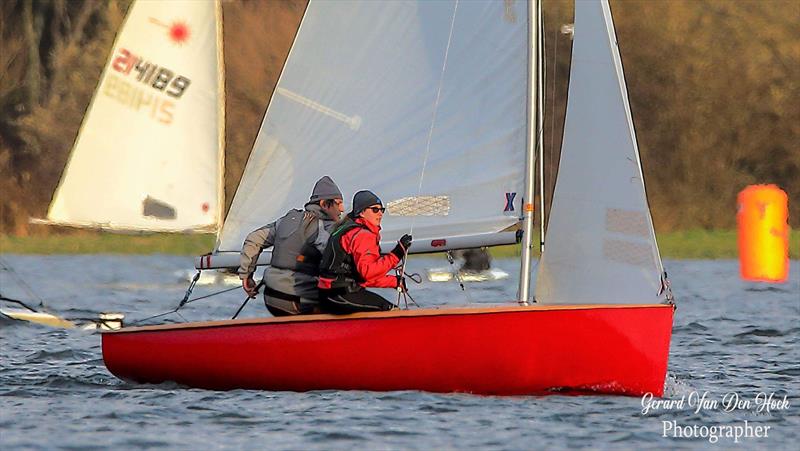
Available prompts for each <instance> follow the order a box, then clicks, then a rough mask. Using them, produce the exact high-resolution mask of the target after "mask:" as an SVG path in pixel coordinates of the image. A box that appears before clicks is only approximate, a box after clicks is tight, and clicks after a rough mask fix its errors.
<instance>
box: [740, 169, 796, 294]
mask: <svg viewBox="0 0 800 451" xmlns="http://www.w3.org/2000/svg"><path fill="white" fill-rule="evenodd" d="M737 203H738V211H737V214H736V220H737V223H738V224H739V266H740V269H741V275H742V279H745V280H750V281H755V282H786V280H787V279H788V278H789V223H788V219H789V197H788V196H787V195H786V193H785V192H784V191H783V190H782V189H780V188H778V187H777V186H775V185H751V186H748V187H747V188H745V189H743V190H742V191H741V192H740V193H739V197H738V199H737Z"/></svg>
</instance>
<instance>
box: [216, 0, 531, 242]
mask: <svg viewBox="0 0 800 451" xmlns="http://www.w3.org/2000/svg"><path fill="white" fill-rule="evenodd" d="M526 8H527V5H526V4H525V2H513V1H510V2H509V1H506V2H500V1H491V0H486V1H462V2H459V1H433V2H432V1H397V2H377V1H336V2H328V1H315V0H311V1H310V2H309V5H308V8H307V10H306V13H305V16H304V18H303V21H302V24H301V26H300V29H299V31H298V34H297V37H296V39H295V42H294V45H293V47H292V50H291V52H290V54H289V57H288V59H287V62H286V65H285V66H284V69H283V73H282V74H281V77H280V80H279V82H278V85H277V88H276V89H275V93H274V94H273V96H272V100H271V102H270V105H269V108H268V110H267V113H266V116H265V118H264V121H263V123H262V125H261V129H260V131H259V134H258V137H257V139H256V143H255V146H254V148H253V151H252V153H251V156H250V159H249V161H248V164H247V167H246V169H245V172H244V175H243V178H242V181H241V183H240V185H239V188H238V190H237V193H236V196H235V197H234V200H233V204H232V206H231V209H230V212H229V214H228V217H227V218H226V221H225V224H224V226H223V229H222V231H221V234H220V237H219V242H218V244H217V249H216V251H217V252H225V251H232V252H238V251H239V250H240V249H241V246H242V241H243V240H244V237H245V236H246V235H247V233H249V232H250V231H252V230H254V229H256V228H258V227H260V226H262V225H263V224H265V223H267V222H270V221H273V220H275V219H277V218H279V217H280V216H282V215H283V214H284V213H285V212H286V211H287V210H288V209H290V208H299V207H301V206H302V205H303V204H304V203H305V202H306V201H307V200H308V197H309V194H310V192H311V188H312V186H313V184H314V182H315V181H316V180H317V179H318V178H319V177H321V176H323V175H330V176H331V177H332V178H333V179H334V180H335V181H336V183H337V184H338V185H339V186H340V188H341V189H342V191H343V193H344V195H345V201H346V202H347V203H349V201H350V198H351V197H352V195H353V193H354V192H356V191H357V190H360V189H370V190H372V191H374V192H375V193H376V194H378V195H379V196H380V197H381V199H382V200H383V202H384V204H386V205H387V206H388V212H387V214H386V216H385V217H384V220H383V232H382V235H383V238H384V240H386V241H392V240H396V239H397V238H398V237H399V236H400V235H402V234H403V233H406V232H409V231H412V228H413V234H414V241H415V243H419V242H422V241H425V240H429V241H430V240H432V239H438V238H447V237H463V236H467V235H479V234H493V233H496V232H499V231H502V230H504V229H506V228H507V227H509V226H511V225H514V224H516V223H518V222H519V216H520V212H519V208H520V207H519V206H520V201H521V198H522V194H523V183H524V178H525V150H526V124H527V114H526V102H527V83H526V76H527V70H528V68H527V42H528V41H527V33H528V28H527V14H526ZM473 245H480V244H473Z"/></svg>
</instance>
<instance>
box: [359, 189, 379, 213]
mask: <svg viewBox="0 0 800 451" xmlns="http://www.w3.org/2000/svg"><path fill="white" fill-rule="evenodd" d="M375 204H379V205H380V206H383V202H381V200H380V198H379V197H378V196H376V195H375V193H373V192H372V191H368V190H362V191H359V192H357V193H356V195H355V196H353V217H356V216H358V215H359V214H361V212H362V211H364V210H366V209H367V207H370V206H372V205H375Z"/></svg>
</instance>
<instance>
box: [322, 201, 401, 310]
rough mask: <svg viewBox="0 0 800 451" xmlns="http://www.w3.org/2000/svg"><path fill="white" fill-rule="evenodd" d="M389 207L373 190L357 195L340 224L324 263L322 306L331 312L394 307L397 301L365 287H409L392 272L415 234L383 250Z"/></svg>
mask: <svg viewBox="0 0 800 451" xmlns="http://www.w3.org/2000/svg"><path fill="white" fill-rule="evenodd" d="M384 211H386V209H385V208H384V207H383V203H382V202H381V200H380V199H379V198H378V196H376V195H375V194H373V193H372V192H370V191H359V192H357V193H356V195H355V196H354V197H353V211H352V212H350V213H349V214H348V215H347V216H346V217H345V219H344V220H343V221H342V222H341V223H339V224H337V227H335V229H334V231H333V233H332V234H331V237H330V239H329V241H328V245H327V247H326V248H325V252H324V253H323V255H322V262H321V264H320V276H319V289H320V297H319V298H320V306H321V307H322V310H323V311H326V312H328V313H337V314H342V313H354V312H368V311H385V310H391V309H392V308H393V307H394V304H392V303H391V302H389V301H387V300H386V299H384V298H383V297H382V296H381V295H379V294H377V293H373V292H371V291H367V290H365V289H364V288H365V287H375V288H397V287H403V288H405V284H404V282H403V280H402V278H401V277H398V276H392V275H388V274H387V273H388V272H389V271H391V270H392V269H393V268H394V267H395V266H396V265H397V264H398V263H399V262H400V261H401V260H402V259H403V257H404V256H405V253H406V250H407V249H408V247H409V246H410V245H411V236H410V235H403V237H402V238H400V240H399V241H398V243H397V246H395V248H394V249H392V251H391V252H390V253H388V254H381V253H380V240H381V236H380V230H381V226H380V225H381V220H382V219H383V213H384Z"/></svg>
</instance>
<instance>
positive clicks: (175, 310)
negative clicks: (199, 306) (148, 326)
mask: <svg viewBox="0 0 800 451" xmlns="http://www.w3.org/2000/svg"><path fill="white" fill-rule="evenodd" d="M240 288H241V287H240V286H235V287H230V288H226V289H224V290H221V291H216V292H214V293H211V294H207V295H205V296H200V297H199V298H194V299H189V300H188V301H186V302H184V303H182V304H180V305H178V306H177V307H175V308H174V309H172V310H170V311H168V312H163V313H159V314H157V315H153V316H148V317H146V318H142V319H138V320H136V321H133V322H131V323H130V324H129V325H130V326H133V325H136V324H141V323H143V322H145V321H149V320H151V319H156V318H160V317H162V316H167V315H170V314H172V313H175V314H176V315H178V316H180V317H181V319H183V320H184V321H186V318H184V317H183V316H181V314H180V313H178V310H180V309H181V307H183V306H184V305H186V304H191V303H192V302H195V301H199V300H201V299H207V298H210V297H212V296H216V295H219V294H222V293H227V292H229V291H233V290H238V289H240Z"/></svg>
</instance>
